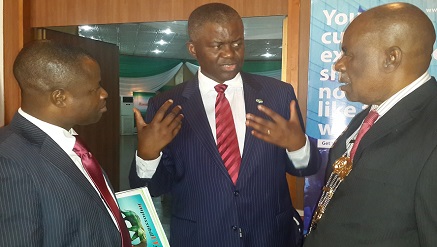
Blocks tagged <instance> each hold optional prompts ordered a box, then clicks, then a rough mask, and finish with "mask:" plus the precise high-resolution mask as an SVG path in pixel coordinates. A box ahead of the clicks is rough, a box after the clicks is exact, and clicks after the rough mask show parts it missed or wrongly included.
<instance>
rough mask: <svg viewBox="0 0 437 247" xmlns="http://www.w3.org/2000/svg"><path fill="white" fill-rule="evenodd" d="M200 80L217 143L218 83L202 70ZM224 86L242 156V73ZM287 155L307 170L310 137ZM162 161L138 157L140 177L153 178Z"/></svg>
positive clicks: (200, 88) (244, 128)
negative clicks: (300, 146)
mask: <svg viewBox="0 0 437 247" xmlns="http://www.w3.org/2000/svg"><path fill="white" fill-rule="evenodd" d="M198 79H199V90H200V95H201V97H202V102H203V105H204V107H205V112H206V116H207V118H208V122H209V125H210V127H211V133H212V135H213V136H214V140H215V141H216V142H217V137H216V131H215V129H216V128H215V101H216V98H217V92H216V91H215V89H214V86H215V85H217V82H215V81H214V80H212V79H210V78H208V77H206V76H205V75H204V74H202V72H201V69H200V68H199V72H198ZM224 84H226V85H228V87H227V89H226V91H225V96H226V98H227V99H228V101H229V104H230V105H231V110H232V116H233V118H234V123H235V130H236V132H237V139H238V146H239V149H240V154H241V156H242V155H243V150H244V139H245V134H246V109H245V102H244V91H243V80H242V79H241V75H240V73H238V74H237V75H236V76H235V77H234V78H233V79H231V80H229V81H225V82H224ZM287 154H288V157H289V158H290V160H291V161H292V162H293V164H294V166H295V168H297V169H302V168H306V167H307V166H308V162H309V159H310V145H309V141H308V137H306V143H305V146H303V147H302V148H301V149H299V150H296V151H293V152H287ZM160 160H161V155H160V156H159V157H158V158H157V159H155V160H143V159H141V158H140V157H138V155H136V165H137V174H138V176H139V177H140V178H151V177H152V176H153V174H154V173H155V171H156V168H157V167H158V164H159V161H160Z"/></svg>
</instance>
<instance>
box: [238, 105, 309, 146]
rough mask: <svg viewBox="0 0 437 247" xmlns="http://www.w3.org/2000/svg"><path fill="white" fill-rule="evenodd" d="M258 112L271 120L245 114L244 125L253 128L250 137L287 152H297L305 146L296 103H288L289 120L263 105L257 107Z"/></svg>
mask: <svg viewBox="0 0 437 247" xmlns="http://www.w3.org/2000/svg"><path fill="white" fill-rule="evenodd" d="M258 110H259V111H261V112H262V113H264V114H266V115H267V116H269V117H270V118H271V119H272V120H267V119H265V118H262V117H258V116H255V115H253V114H250V113H248V114H246V125H247V126H248V127H251V128H253V130H252V135H254V136H255V137H257V138H259V139H261V140H263V141H266V142H269V143H272V144H275V145H277V146H279V147H283V148H286V149H287V150H288V151H295V150H298V149H300V148H302V147H303V146H304V145H305V142H306V137H305V133H304V132H303V130H302V126H301V125H300V121H299V117H298V114H297V109H296V101H294V100H292V101H291V102H290V119H289V120H286V119H285V118H283V117H282V116H281V115H279V114H278V113H276V112H274V111H273V110H272V109H270V108H268V107H266V106H263V105H258Z"/></svg>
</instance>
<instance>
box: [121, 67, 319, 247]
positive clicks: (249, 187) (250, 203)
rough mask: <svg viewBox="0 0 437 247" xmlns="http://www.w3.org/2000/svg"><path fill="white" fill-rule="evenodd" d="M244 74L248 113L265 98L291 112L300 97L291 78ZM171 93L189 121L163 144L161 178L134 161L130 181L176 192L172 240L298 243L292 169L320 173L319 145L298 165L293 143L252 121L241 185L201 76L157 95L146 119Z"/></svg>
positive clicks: (229, 244) (193, 245) (193, 246)
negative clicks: (281, 142) (142, 173)
mask: <svg viewBox="0 0 437 247" xmlns="http://www.w3.org/2000/svg"><path fill="white" fill-rule="evenodd" d="M241 75H242V79H243V87H244V100H245V108H246V112H247V113H253V114H256V115H260V112H259V111H258V110H257V108H256V107H257V105H258V104H259V103H258V102H260V100H262V101H263V104H264V105H265V106H267V107H269V108H271V109H273V110H274V111H275V112H277V113H279V114H280V115H282V116H283V117H284V118H286V119H289V115H290V110H289V105H290V101H291V100H295V99H296V97H295V94H294V89H293V87H292V86H291V85H290V84H286V83H284V82H281V81H278V80H275V79H272V78H268V77H263V76H256V75H251V74H246V73H242V74H241ZM169 98H171V99H173V100H174V104H175V105H181V106H182V113H183V114H184V116H185V117H184V119H183V123H182V129H181V130H180V132H179V134H178V135H177V136H176V138H175V139H174V140H173V141H172V142H171V143H170V144H169V145H168V146H167V147H166V149H165V150H164V151H163V156H162V159H161V162H160V164H159V166H158V168H157V171H156V173H155V175H154V176H153V178H152V179H151V180H150V181H148V180H146V179H140V178H138V176H137V175H136V169H135V163H134V164H133V165H132V169H131V177H130V178H131V180H130V181H131V185H132V186H133V187H137V186H143V185H145V184H147V182H148V186H149V190H150V192H151V194H152V195H161V194H163V193H167V192H171V194H172V206H173V207H172V219H171V234H170V244H171V246H172V247H181V246H187V247H188V246H190V247H204V246H209V247H215V246H216V247H224V246H226V247H233V246H235V247H237V246H238V247H240V246H250V247H256V246H259V247H269V246H271V247H273V246H275V247H291V246H295V242H296V241H298V239H299V238H300V234H299V232H298V231H299V228H298V227H296V224H295V221H294V220H293V216H294V217H296V219H297V220H300V217H299V215H298V214H297V212H296V211H295V210H294V208H293V205H292V203H291V199H290V194H289V190H288V184H287V180H286V173H290V174H293V175H297V176H304V175H310V174H313V173H315V172H316V171H317V170H318V168H319V165H320V162H319V153H318V150H317V148H315V146H314V145H312V146H311V151H312V154H311V160H310V165H309V167H308V168H306V169H301V170H297V169H295V168H294V166H293V164H292V163H291V162H290V161H289V159H288V156H287V154H286V151H285V149H283V148H279V147H277V146H275V145H272V144H269V143H267V142H264V141H261V140H259V139H257V138H255V137H254V136H252V135H251V134H250V131H251V129H249V128H247V130H246V137H245V143H244V151H243V156H242V161H241V168H240V173H239V177H238V181H237V184H236V186H234V184H233V183H232V181H231V179H230V177H229V175H228V172H227V171H226V169H225V167H224V165H223V161H222V159H221V157H220V154H219V152H218V150H217V146H216V143H215V141H214V137H213V135H212V133H211V127H210V125H209V123H208V119H207V117H206V113H205V109H204V106H203V102H202V98H201V96H200V91H199V83H198V79H197V77H195V78H194V79H193V80H190V81H187V82H185V83H183V84H181V85H178V86H176V87H175V88H174V89H173V90H171V91H169V92H165V93H162V94H159V95H158V96H156V97H155V98H153V99H151V100H150V101H149V108H148V112H147V117H146V122H150V121H151V119H152V117H153V116H154V114H155V113H156V111H157V109H158V108H159V107H160V106H161V105H162V104H163V103H164V102H165V101H166V100H167V99H169ZM299 114H300V113H299ZM301 122H302V118H301ZM302 128H303V124H302Z"/></svg>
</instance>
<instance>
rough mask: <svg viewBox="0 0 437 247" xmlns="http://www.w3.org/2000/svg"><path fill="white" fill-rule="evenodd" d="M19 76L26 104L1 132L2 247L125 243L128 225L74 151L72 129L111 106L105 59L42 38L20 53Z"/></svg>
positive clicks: (16, 64)
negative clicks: (103, 70)
mask: <svg viewBox="0 0 437 247" xmlns="http://www.w3.org/2000/svg"><path fill="white" fill-rule="evenodd" d="M14 75H15V77H16V79H17V81H18V83H19V86H20V88H21V108H20V109H19V110H18V112H17V113H16V114H15V116H14V118H13V119H12V122H11V123H10V124H9V125H8V126H6V127H3V128H1V129H0V246H47V247H52V246H56V247H61V246H93V247H95V246H102V247H107V246H122V241H121V234H120V231H119V229H121V228H120V227H117V224H116V220H115V218H114V215H113V214H111V213H110V210H109V208H108V206H106V204H105V202H104V201H103V199H102V198H101V196H100V193H99V191H98V189H97V188H96V187H95V186H94V183H93V182H92V180H91V178H90V176H89V175H88V173H87V172H86V171H85V169H84V166H83V164H82V161H81V158H80V157H79V156H78V155H77V154H76V153H75V152H73V147H74V145H75V141H76V137H75V132H74V130H73V129H72V128H73V127H74V126H75V125H86V124H91V123H95V122H97V121H99V119H100V118H101V116H102V114H103V113H104V112H105V111H106V98H107V97H108V94H107V92H106V91H105V89H103V88H102V87H101V86H100V67H99V65H98V63H97V62H96V61H95V60H94V59H93V58H92V57H91V56H90V55H88V54H87V53H85V52H84V51H83V50H81V49H79V48H73V47H69V46H64V45H60V44H56V43H54V42H52V41H48V40H43V41H35V42H32V43H31V44H29V45H27V46H25V47H24V48H23V49H22V50H21V51H20V53H19V54H18V56H17V58H16V59H15V62H14ZM106 186H107V187H109V188H108V189H109V191H111V189H112V188H111V185H110V183H109V180H107V179H106ZM112 196H114V195H113V194H112ZM116 213H118V214H119V213H120V212H119V211H117V212H116ZM119 216H120V217H121V215H119ZM121 227H125V226H121ZM125 232H127V231H125ZM125 243H127V245H130V242H127V241H126V239H125ZM123 246H126V245H123Z"/></svg>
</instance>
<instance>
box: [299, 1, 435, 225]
mask: <svg viewBox="0 0 437 247" xmlns="http://www.w3.org/2000/svg"><path fill="white" fill-rule="evenodd" d="M390 2H397V1H389V0H367V1H358V0H312V1H311V20H310V23H311V24H310V49H309V71H308V73H309V74H308V108H307V109H308V110H307V122H306V126H307V127H306V132H307V134H308V135H309V136H311V137H313V138H315V139H317V140H318V148H319V150H320V152H321V154H322V158H323V160H324V164H325V165H326V162H327V158H328V157H327V156H328V152H329V148H330V147H331V146H332V144H333V143H334V141H335V139H336V138H337V137H338V136H339V135H340V134H341V132H342V131H343V130H344V129H345V128H346V126H347V125H348V124H349V122H350V120H351V119H352V118H353V117H354V116H355V115H356V114H357V113H359V112H360V111H361V110H362V109H363V108H365V107H366V106H365V105H362V104H361V103H357V102H349V101H348V100H347V99H346V96H345V94H344V92H343V91H341V90H340V89H339V85H340V84H339V83H338V74H337V73H336V72H335V71H334V69H333V65H334V63H335V61H336V60H337V59H338V58H339V57H340V56H341V40H342V36H343V32H344V30H345V29H346V27H347V26H348V25H349V23H350V22H351V21H352V20H353V19H354V18H355V17H356V16H358V15H359V14H360V13H362V12H364V11H366V10H367V9H370V8H372V7H375V6H378V5H382V4H386V3H390ZM405 2H409V3H412V4H414V5H416V6H417V7H419V8H421V9H422V10H423V11H424V12H425V13H426V14H427V15H428V16H429V18H430V19H431V20H432V21H433V23H434V27H437V1H435V0H415V1H412V0H410V1H405ZM429 72H430V74H431V75H432V76H437V44H434V53H433V59H432V61H431V66H430V69H429ZM328 165H330V164H328ZM324 172H325V167H322V169H321V170H320V172H319V173H318V174H316V175H314V176H311V177H307V178H306V179H305V189H304V191H305V197H304V204H305V207H304V212H305V220H304V223H305V229H308V225H309V222H310V220H311V215H312V211H313V208H314V207H315V205H316V204H317V201H318V198H319V196H320V193H321V188H322V187H323V185H324V184H323V183H324V176H325V174H324Z"/></svg>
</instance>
